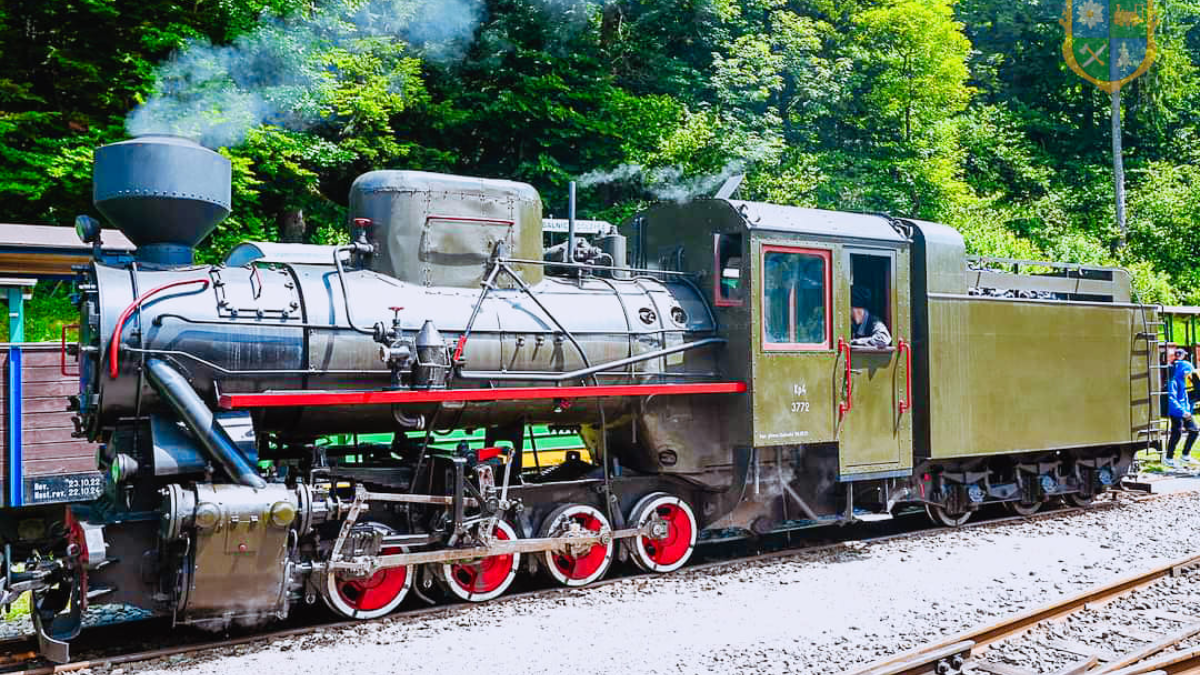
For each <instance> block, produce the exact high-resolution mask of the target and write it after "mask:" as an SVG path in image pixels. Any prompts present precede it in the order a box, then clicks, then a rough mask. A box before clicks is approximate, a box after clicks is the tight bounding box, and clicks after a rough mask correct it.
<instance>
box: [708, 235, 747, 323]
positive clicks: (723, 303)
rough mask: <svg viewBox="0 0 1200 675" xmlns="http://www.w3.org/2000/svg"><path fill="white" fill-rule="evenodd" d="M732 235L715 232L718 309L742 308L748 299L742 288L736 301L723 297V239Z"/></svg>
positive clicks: (714, 295)
mask: <svg viewBox="0 0 1200 675" xmlns="http://www.w3.org/2000/svg"><path fill="white" fill-rule="evenodd" d="M732 234H733V233H731V232H713V304H714V305H716V306H717V307H741V306H742V304H743V303H744V302H745V298H746V291H745V289H742V288H739V289H738V297H737V298H735V299H729V298H722V297H721V279H722V276H721V275H722V274H724V272H725V270H724V269H723V266H722V265H721V237H723V236H726V235H732ZM739 234H740V233H739Z"/></svg>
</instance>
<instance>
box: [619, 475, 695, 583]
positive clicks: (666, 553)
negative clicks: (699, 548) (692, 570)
mask: <svg viewBox="0 0 1200 675" xmlns="http://www.w3.org/2000/svg"><path fill="white" fill-rule="evenodd" d="M633 515H634V517H633V518H631V520H632V521H633V522H635V523H637V526H638V527H642V526H644V525H646V524H647V523H648V522H650V521H651V520H653V519H655V518H658V519H660V520H662V521H664V522H665V523H666V526H667V536H666V537H664V538H662V539H654V538H651V537H648V536H640V537H635V538H634V544H633V561H634V562H635V563H636V564H637V565H638V566H639V567H641V568H642V569H645V570H647V571H651V572H671V571H674V570H677V569H679V568H680V567H683V565H684V563H686V562H687V561H688V558H691V556H692V551H693V550H694V549H695V547H696V535H697V533H698V530H699V527H698V526H697V524H696V516H695V515H694V514H693V513H692V509H691V507H689V506H688V505H687V502H685V501H683V500H682V499H680V498H678V497H674V496H671V495H667V494H663V493H661V492H660V493H656V494H652V495H648V496H646V497H644V498H643V499H642V501H641V502H639V503H638V505H637V506H635V507H634V509H633Z"/></svg>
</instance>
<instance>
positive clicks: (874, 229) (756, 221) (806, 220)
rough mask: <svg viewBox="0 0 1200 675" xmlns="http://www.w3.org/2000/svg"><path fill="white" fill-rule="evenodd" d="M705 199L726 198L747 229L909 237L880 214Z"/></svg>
mask: <svg viewBox="0 0 1200 675" xmlns="http://www.w3.org/2000/svg"><path fill="white" fill-rule="evenodd" d="M708 201H712V202H726V203H727V204H728V205H729V207H730V208H732V209H734V210H735V211H737V212H738V213H740V214H741V216H742V218H743V219H744V220H745V223H746V228H747V229H750V230H759V231H764V232H788V233H798V234H817V235H824V236H828V237H834V238H838V239H846V238H850V239H870V240H874V241H886V242H893V243H904V242H907V241H908V238H907V237H905V236H904V235H902V234H901V233H900V232H897V231H896V230H895V229H894V228H893V227H892V225H891V221H889V220H888V218H886V217H885V216H882V215H873V214H869V213H848V212H844V211H825V210H823V209H806V208H801V207H799V206H780V205H779V204H767V203H765V202H746V201H741V200H737V199H713V200H708Z"/></svg>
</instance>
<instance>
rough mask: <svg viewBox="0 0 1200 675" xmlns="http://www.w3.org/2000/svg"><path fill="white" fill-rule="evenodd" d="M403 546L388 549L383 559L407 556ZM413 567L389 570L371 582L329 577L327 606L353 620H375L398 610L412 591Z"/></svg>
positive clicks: (359, 579) (370, 580) (382, 553)
mask: <svg viewBox="0 0 1200 675" xmlns="http://www.w3.org/2000/svg"><path fill="white" fill-rule="evenodd" d="M403 552H404V549H403V548H401V547H399V546H392V547H388V548H384V549H382V550H381V551H380V554H381V555H389V554H394V553H403ZM412 571H413V570H412V566H411V565H406V566H404V567H389V568H387V569H382V570H379V571H378V572H376V573H375V574H373V575H371V576H370V577H367V578H352V577H345V576H342V575H339V574H337V573H334V574H329V575H326V580H327V581H326V586H325V604H327V605H328V606H329V607H330V609H332V610H333V611H335V612H337V613H338V614H341V615H342V616H345V617H348V618H351V619H374V618H376V617H380V616H383V615H384V614H387V613H388V612H391V611H392V610H393V609H395V608H396V607H397V606H398V605H399V604H400V603H401V602H402V601H403V600H404V596H406V595H407V594H408V589H409V588H410V587H412V579H413V574H412Z"/></svg>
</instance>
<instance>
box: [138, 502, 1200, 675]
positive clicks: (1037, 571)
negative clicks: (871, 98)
mask: <svg viewBox="0 0 1200 675" xmlns="http://www.w3.org/2000/svg"><path fill="white" fill-rule="evenodd" d="M1198 507H1200V497H1198V496H1197V495H1196V494H1194V493H1182V494H1176V495H1169V496H1165V497H1162V498H1159V499H1155V500H1151V501H1146V502H1134V503H1125V504H1122V505H1120V506H1118V507H1116V508H1112V509H1103V510H1097V511H1093V512H1088V513H1081V514H1077V515H1069V516H1065V517H1059V518H1051V519H1045V520H1033V521H1027V522H1023V523H1018V524H1005V525H1002V526H998V527H995V528H977V529H968V530H937V531H934V532H932V533H930V534H926V535H924V536H920V537H916V538H907V539H897V540H892V541H884V542H877V543H869V544H868V543H858V544H851V545H849V546H847V547H844V548H840V549H837V550H832V551H815V552H807V553H803V552H802V553H798V554H796V555H794V556H790V557H787V558H782V559H771V560H765V561H760V562H750V563H743V564H739V565H736V566H733V567H720V568H715V569H709V570H697V571H691V572H689V571H686V570H685V571H682V572H677V573H675V574H673V575H668V576H664V577H656V578H637V579H629V580H624V581H620V582H617V583H614V584H611V585H607V586H603V587H599V588H594V589H584V590H576V591H564V592H561V593H557V594H554V595H552V596H549V597H545V596H543V597H539V598H534V599H529V598H524V599H515V600H513V601H508V602H505V601H500V602H493V603H490V604H484V605H481V606H476V607H469V608H466V609H465V610H463V611H451V612H449V613H448V614H447V615H443V616H433V617H430V616H424V617H416V618H407V619H406V618H404V617H403V615H400V616H398V617H396V618H395V619H393V620H390V621H385V622H376V623H368V624H363V625H361V626H357V627H354V628H352V629H325V630H322V631H320V632H318V633H315V634H311V635H305V636H300V637H294V638H287V639H276V640H273V641H270V642H264V643H259V644H255V645H249V646H242V647H238V648H228V649H223V650H218V651H217V652H209V653H206V654H194V655H186V656H175V657H172V658H171V659H169V660H160V661H157V662H150V663H144V664H134V665H132V666H130V665H125V666H123V669H124V671H125V672H126V673H129V672H134V671H137V672H171V673H177V674H178V673H186V674H195V675H208V674H214V675H216V674H220V673H229V672H235V671H236V672H288V673H297V674H300V673H313V674H314V675H316V674H318V673H319V674H320V675H327V674H328V673H329V672H354V673H355V674H356V675H370V674H372V673H379V674H381V675H382V674H385V673H386V674H387V675H394V674H395V673H405V672H414V673H416V672H420V673H422V674H423V675H433V674H435V673H446V674H448V675H449V674H454V675H458V674H460V673H462V672H464V671H483V670H485V669H486V671H487V672H498V673H506V674H513V673H554V674H555V675H558V674H560V673H562V672H575V673H713V672H718V673H813V674H816V673H830V672H838V671H839V670H842V669H844V668H849V667H852V666H855V665H863V664H866V663H868V662H870V661H872V660H874V659H876V658H878V657H881V656H885V655H890V654H894V653H896V652H898V651H902V650H905V649H908V648H910V647H913V646H915V645H917V644H920V643H923V642H927V641H930V640H933V639H936V638H938V637H940V636H942V635H948V634H951V633H956V632H958V631H961V630H963V629H965V628H968V627H970V626H973V625H976V624H979V623H983V622H985V621H991V620H995V619H998V618H1001V617H1004V616H1007V615H1009V614H1012V613H1015V612H1017V611H1020V610H1022V609H1026V608H1029V607H1034V606H1037V605H1041V604H1045V603H1047V602H1050V601H1052V600H1053V599H1055V598H1057V597H1059V596H1062V595H1065V594H1067V593H1071V592H1076V591H1078V590H1081V589H1083V588H1086V587H1088V586H1092V585H1095V584H1098V583H1102V582H1104V581H1108V580H1110V579H1113V578H1115V577H1117V576H1122V575H1125V574H1129V573H1131V572H1135V571H1139V570H1143V569H1147V568H1149V567H1152V566H1154V565H1156V564H1161V563H1162V562H1165V561H1166V560H1170V559H1175V558H1178V557H1181V556H1184V555H1188V554H1190V553H1193V552H1196V551H1198V550H1200V540H1198V539H1197V537H1196V533H1197V532H1200V509H1198Z"/></svg>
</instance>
